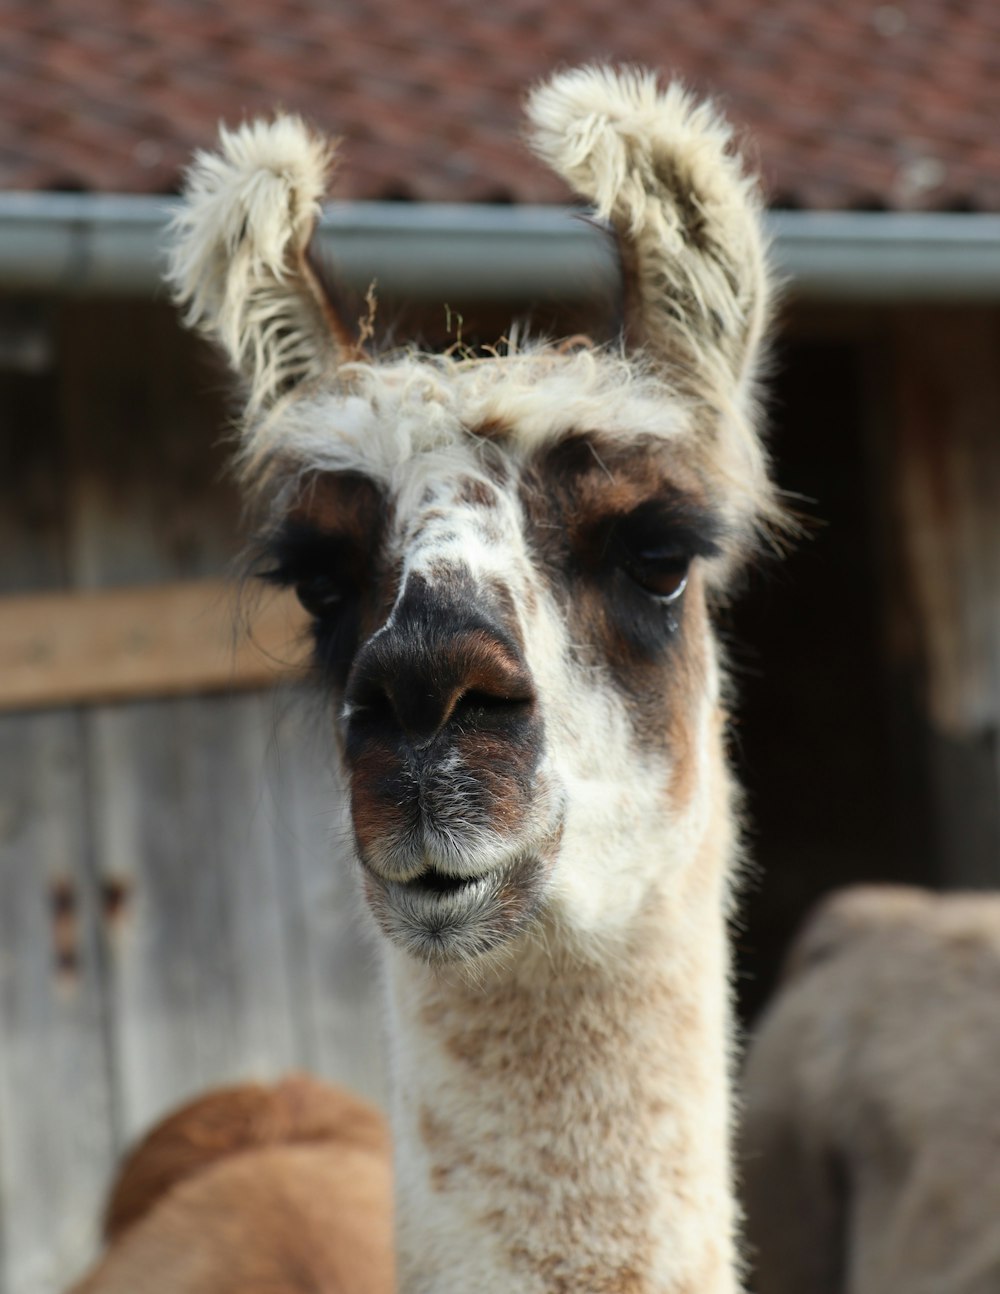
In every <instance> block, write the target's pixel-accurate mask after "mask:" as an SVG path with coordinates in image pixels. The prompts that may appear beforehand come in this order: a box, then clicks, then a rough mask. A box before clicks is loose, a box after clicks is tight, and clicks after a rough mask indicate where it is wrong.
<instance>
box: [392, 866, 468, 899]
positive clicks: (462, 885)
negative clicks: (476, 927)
mask: <svg viewBox="0 0 1000 1294" xmlns="http://www.w3.org/2000/svg"><path fill="white" fill-rule="evenodd" d="M487 879H489V873H487V875H486V876H450V875H449V874H448V873H447V872H439V871H438V870H437V868H436V867H431V868H430V869H429V870H428V871H426V872H422V873H421V874H420V875H419V876H415V877H414V878H413V880H412V881H406V882H404V884H405V885H406V887H407V889H408V890H409V891H410V892H411V893H424V894H441V895H451V894H460V893H461V892H462V891H463V890H466V889H468V888H469V886H471V885H475V884H477V883H478V882H479V881H484V880H487Z"/></svg>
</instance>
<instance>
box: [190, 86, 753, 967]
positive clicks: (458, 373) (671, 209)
mask: <svg viewBox="0 0 1000 1294" xmlns="http://www.w3.org/2000/svg"><path fill="white" fill-rule="evenodd" d="M529 115H530V118H531V123H532V142H533V146H534V148H535V151H536V152H537V153H539V155H541V156H542V157H543V158H544V159H546V160H547V161H549V162H550V163H551V164H552V165H553V166H554V167H555V169H556V170H557V171H558V172H559V173H560V174H561V175H562V176H563V177H564V178H565V179H566V180H567V181H568V183H569V184H570V185H571V187H573V188H574V189H575V190H576V191H577V192H578V193H579V194H581V195H582V196H583V197H584V198H585V199H586V200H587V201H589V202H590V203H591V204H592V205H593V206H594V208H595V209H596V211H597V213H598V215H599V216H600V217H602V218H605V219H607V220H608V222H609V223H610V225H611V227H612V229H613V231H614V234H615V236H616V238H617V241H618V247H619V250H620V253H621V263H622V267H623V270H624V273H625V278H626V282H625V285H624V286H625V293H624V303H625V321H624V322H625V327H624V334H623V339H622V350H621V351H620V352H618V351H613V350H607V351H596V350H584V351H581V352H579V353H575V354H574V353H565V352H564V349H563V348H560V347H558V346H553V347H545V346H539V347H536V348H534V349H531V350H528V351H525V352H521V353H513V354H504V355H502V356H497V357H494V358H490V359H484V360H474V361H473V360H470V361H458V360H454V359H435V358H433V357H430V356H415V355H409V356H407V357H404V358H402V359H399V360H396V361H376V360H369V359H368V358H367V357H366V356H365V355H364V354H363V353H362V351H361V350H360V347H359V345H358V344H357V343H356V342H355V341H354V337H353V332H352V329H351V327H350V326H349V325H348V324H347V323H346V322H345V321H344V320H343V319H341V318H340V317H339V316H338V314H337V311H336V308H335V305H334V303H333V301H332V300H331V299H330V297H329V296H328V295H327V294H326V293H325V291H324V289H323V286H322V284H321V283H320V281H319V280H318V278H317V276H316V273H315V270H314V267H313V263H312V261H311V260H310V257H309V255H308V248H309V242H310V238H311V235H312V230H313V228H314V225H315V222H316V219H317V218H318V215H319V199H320V197H321V195H322V193H323V191H324V186H325V178H326V172H327V171H328V169H329V163H330V160H331V159H330V152H329V149H328V148H327V146H326V145H325V144H324V143H323V142H322V141H320V140H318V139H317V138H316V137H315V136H314V135H312V134H311V133H310V132H309V131H308V130H306V128H305V127H304V126H303V125H302V123H301V122H299V121H297V120H295V119H291V118H278V119H277V120H276V121H274V122H272V123H255V124H253V125H250V126H246V127H242V128H241V129H240V130H239V131H236V132H234V133H232V134H230V133H227V132H223V135H222V140H221V147H220V151H219V153H218V154H201V155H199V157H198V158H197V159H196V162H195V165H194V166H193V168H192V170H191V172H190V174H189V178H188V187H187V193H186V202H185V204H184V205H183V207H182V208H181V211H180V214H179V216H178V219H177V225H176V232H177V238H176V244H175V247H174V251H173V256H172V262H171V277H172V280H173V283H174V286H175V290H176V292H177V295H178V297H179V299H180V300H182V301H183V302H185V303H186V305H187V308H188V320H189V322H191V323H193V324H195V325H196V326H198V327H199V328H201V329H202V330H203V331H204V332H205V333H206V334H207V335H209V336H210V337H212V338H213V339H215V340H216V341H217V342H219V343H221V344H222V346H223V347H224V348H225V349H226V351H227V352H228V354H229V357H230V360H231V362H232V364H233V366H234V368H235V369H236V370H237V371H238V372H239V373H240V375H241V377H242V379H243V381H244V384H245V388H246V397H247V398H246V410H245V415H244V419H243V427H242V445H241V453H240V466H241V468H242V472H243V476H244V479H245V481H246V483H247V486H248V489H249V490H251V491H252V492H254V493H255V495H256V496H257V497H258V498H263V499H264V500H265V501H266V503H267V504H268V506H269V508H270V512H271V516H272V519H273V520H272V532H271V538H272V550H273V564H272V578H274V579H276V580H278V581H280V582H282V583H285V584H287V585H290V586H293V587H295V588H296V589H297V590H298V592H299V596H300V598H301V599H302V601H303V603H304V605H305V606H306V607H307V609H308V610H309V611H310V612H311V613H312V615H313V616H314V620H315V640H316V655H317V661H318V663H319V665H320V666H321V668H322V670H323V672H324V675H325V677H326V680H327V685H328V687H329V688H330V690H331V691H332V693H333V695H334V696H335V697H336V712H337V720H336V722H337V724H338V732H339V737H340V745H341V751H342V757H343V768H344V774H345V779H346V784H347V788H348V791H349V794H350V797H351V807H352V814H353V820H354V834H355V840H356V845H357V856H358V859H359V861H360V865H361V867H362V869H363V874H364V878H365V886H366V890H367V894H368V898H369V901H370V903H371V906H372V909H373V911H374V912H375V915H376V917H377V918H378V920H379V922H380V923H381V925H382V928H383V929H384V930H385V932H386V933H387V934H388V935H389V936H390V937H391V938H392V939H394V940H396V941H398V942H399V943H401V944H402V945H403V946H404V947H405V948H407V949H408V950H410V951H411V952H414V953H416V954H417V955H419V956H421V957H424V958H429V959H432V960H455V959H462V958H468V957H475V956H479V955H482V954H485V953H489V952H491V951H493V950H495V949H498V948H500V947H503V946H508V947H509V946H510V945H511V942H512V941H513V940H515V939H517V938H518V937H519V936H521V935H522V934H523V933H524V932H525V931H527V930H529V929H536V928H538V925H539V923H540V922H543V921H545V920H553V921H561V922H562V923H563V924H564V925H566V926H568V927H569V928H572V929H577V930H584V931H588V932H598V933H601V934H605V935H606V934H608V933H609V932H610V931H612V930H614V929H615V928H616V927H617V926H618V925H620V924H621V923H622V921H624V920H625V919H627V917H628V915H629V914H631V913H634V912H635V911H636V910H637V908H639V906H640V905H641V904H642V902H643V899H644V896H645V895H646V894H647V893H648V892H649V887H650V884H651V881H652V879H653V878H654V877H655V876H657V875H659V874H661V873H662V872H663V870H664V869H665V868H666V869H669V868H670V867H672V866H674V865H679V864H681V863H683V862H690V861H692V860H693V859H695V858H696V857H697V852H698V849H699V847H700V842H701V841H702V840H703V839H704V838H705V834H706V831H707V830H708V825H707V824H708V823H709V821H710V819H711V815H712V813H713V812H714V811H716V810H718V809H719V808H720V807H722V806H721V805H720V796H721V797H724V796H725V795H726V793H727V791H726V788H727V785H728V783H727V782H726V778H725V774H724V766H723V757H722V744H721V740H720V718H719V699H718V694H719V683H718V669H717V665H716V659H715V648H714V643H713V639H712V635H711V631H710V629H709V625H708V619H707V611H706V606H707V601H708V597H709V594H710V592H711V591H712V590H716V591H717V590H719V589H720V588H721V587H722V586H723V585H724V584H725V582H726V579H727V576H728V573H729V572H730V571H731V569H732V567H733V565H734V563H735V562H736V561H738V560H740V559H741V557H742V555H743V554H744V553H745V551H746V549H747V547H748V546H749V542H748V541H749V540H750V539H751V537H752V535H753V533H754V529H755V527H757V526H758V524H759V523H760V521H761V519H763V518H767V517H768V516H769V515H774V512H775V508H774V502H773V496H772V494H771V491H770V486H769V482H768V478H767V472H766V459H765V455H764V453H763V451H762V448H761V445H760V442H759V440H758V438H757V436H756V434H755V431H754V428H753V412H754V399H753V389H754V373H755V366H756V358H757V350H758V344H759V339H760V335H761V330H762V327H763V322H764V318H765V314H766V307H767V299H768V290H767V281H766V276H765V272H764V262H763V254H762V247H761V239H760V230H759V223H758V219H757V207H758V199H757V196H756V192H755V186H754V182H753V180H752V179H751V178H749V177H747V176H746V175H745V174H744V172H743V169H742V166H741V164H740V161H739V159H738V157H737V156H736V155H735V154H734V152H733V149H732V141H731V135H730V132H729V130H728V128H727V127H726V125H725V124H724V123H723V122H722V121H721V120H720V119H719V118H718V117H717V116H716V115H715V114H714V113H713V111H712V110H711V108H710V107H709V106H707V105H704V104H701V105H699V104H696V103H694V102H693V101H691V100H690V99H689V98H688V97H687V96H686V95H685V94H684V92H683V91H682V90H681V89H679V88H678V87H677V86H670V87H668V88H667V89H666V91H662V92H661V91H660V89H659V88H658V86H657V84H656V80H655V78H654V77H653V76H651V75H649V74H645V73H641V72H635V71H625V72H620V73H616V72H613V71H611V70H608V69H600V68H586V69H581V70H579V71H576V72H568V73H564V74H560V75H559V76H557V77H555V78H553V80H552V81H551V82H550V83H549V84H548V85H543V86H541V87H539V88H538V89H537V90H536V91H535V92H534V94H533V96H532V98H531V101H530V103H529Z"/></svg>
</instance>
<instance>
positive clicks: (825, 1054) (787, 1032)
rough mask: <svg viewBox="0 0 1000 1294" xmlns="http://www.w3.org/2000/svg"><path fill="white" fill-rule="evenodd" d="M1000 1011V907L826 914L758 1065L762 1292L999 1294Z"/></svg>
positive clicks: (901, 907)
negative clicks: (998, 1064) (999, 1068)
mask: <svg viewBox="0 0 1000 1294" xmlns="http://www.w3.org/2000/svg"><path fill="white" fill-rule="evenodd" d="M998 1002H1000V896H997V895H995V894H971V893H970V894H948V895H940V894H932V893H929V892H927V891H924V890H919V889H915V888H910V887H906V886H888V885H887V886H858V887H854V888H852V889H849V890H844V891H841V892H839V893H837V894H835V895H833V897H832V898H828V899H826V900H825V901H824V902H823V903H822V904H821V905H820V907H819V910H818V911H817V912H816V914H815V915H814V916H813V917H812V918H811V919H810V920H809V922H808V923H807V925H806V927H805V930H804V931H803V933H802V934H801V935H800V936H799V938H798V939H797V940H796V943H795V944H794V946H793V949H792V952H791V954H790V958H789V962H788V966H787V969H786V972H785V978H784V982H783V983H782V986H781V988H780V989H779V992H778V994H777V996H776V998H775V999H774V1001H773V1003H772V1004H771V1005H770V1006H769V1007H768V1009H767V1011H766V1012H765V1015H764V1018H763V1020H762V1023H761V1025H760V1028H759V1031H757V1034H756V1037H755V1038H754V1040H753V1043H752V1045H751V1047H750V1052H749V1055H748V1063H747V1072H746V1111H745V1115H744V1129H743V1133H742V1137H741V1141H742V1145H741V1158H742V1161H743V1173H744V1177H745V1194H746V1208H747V1224H748V1232H749V1239H750V1241H751V1243H752V1245H753V1248H754V1250H755V1251H756V1253H755V1266H756V1269H757V1280H756V1283H755V1288H756V1289H757V1290H758V1294H842V1292H843V1291H845V1290H848V1289H849V1290H850V1291H851V1294H885V1291H888V1290H905V1291H906V1294H994V1291H996V1290H997V1289H1000V1227H998V1225H997V1217H998V1209H1000V1167H998V1162H1000V1161H998V1148H1000V1103H998V1101H997V1092H996V1088H997V1078H996V1070H994V1069H993V1061H994V1060H996V1059H997V1056H998V1053H1000V1027H998V1023H997V1004H998ZM789 1219H794V1223H793V1225H789Z"/></svg>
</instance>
